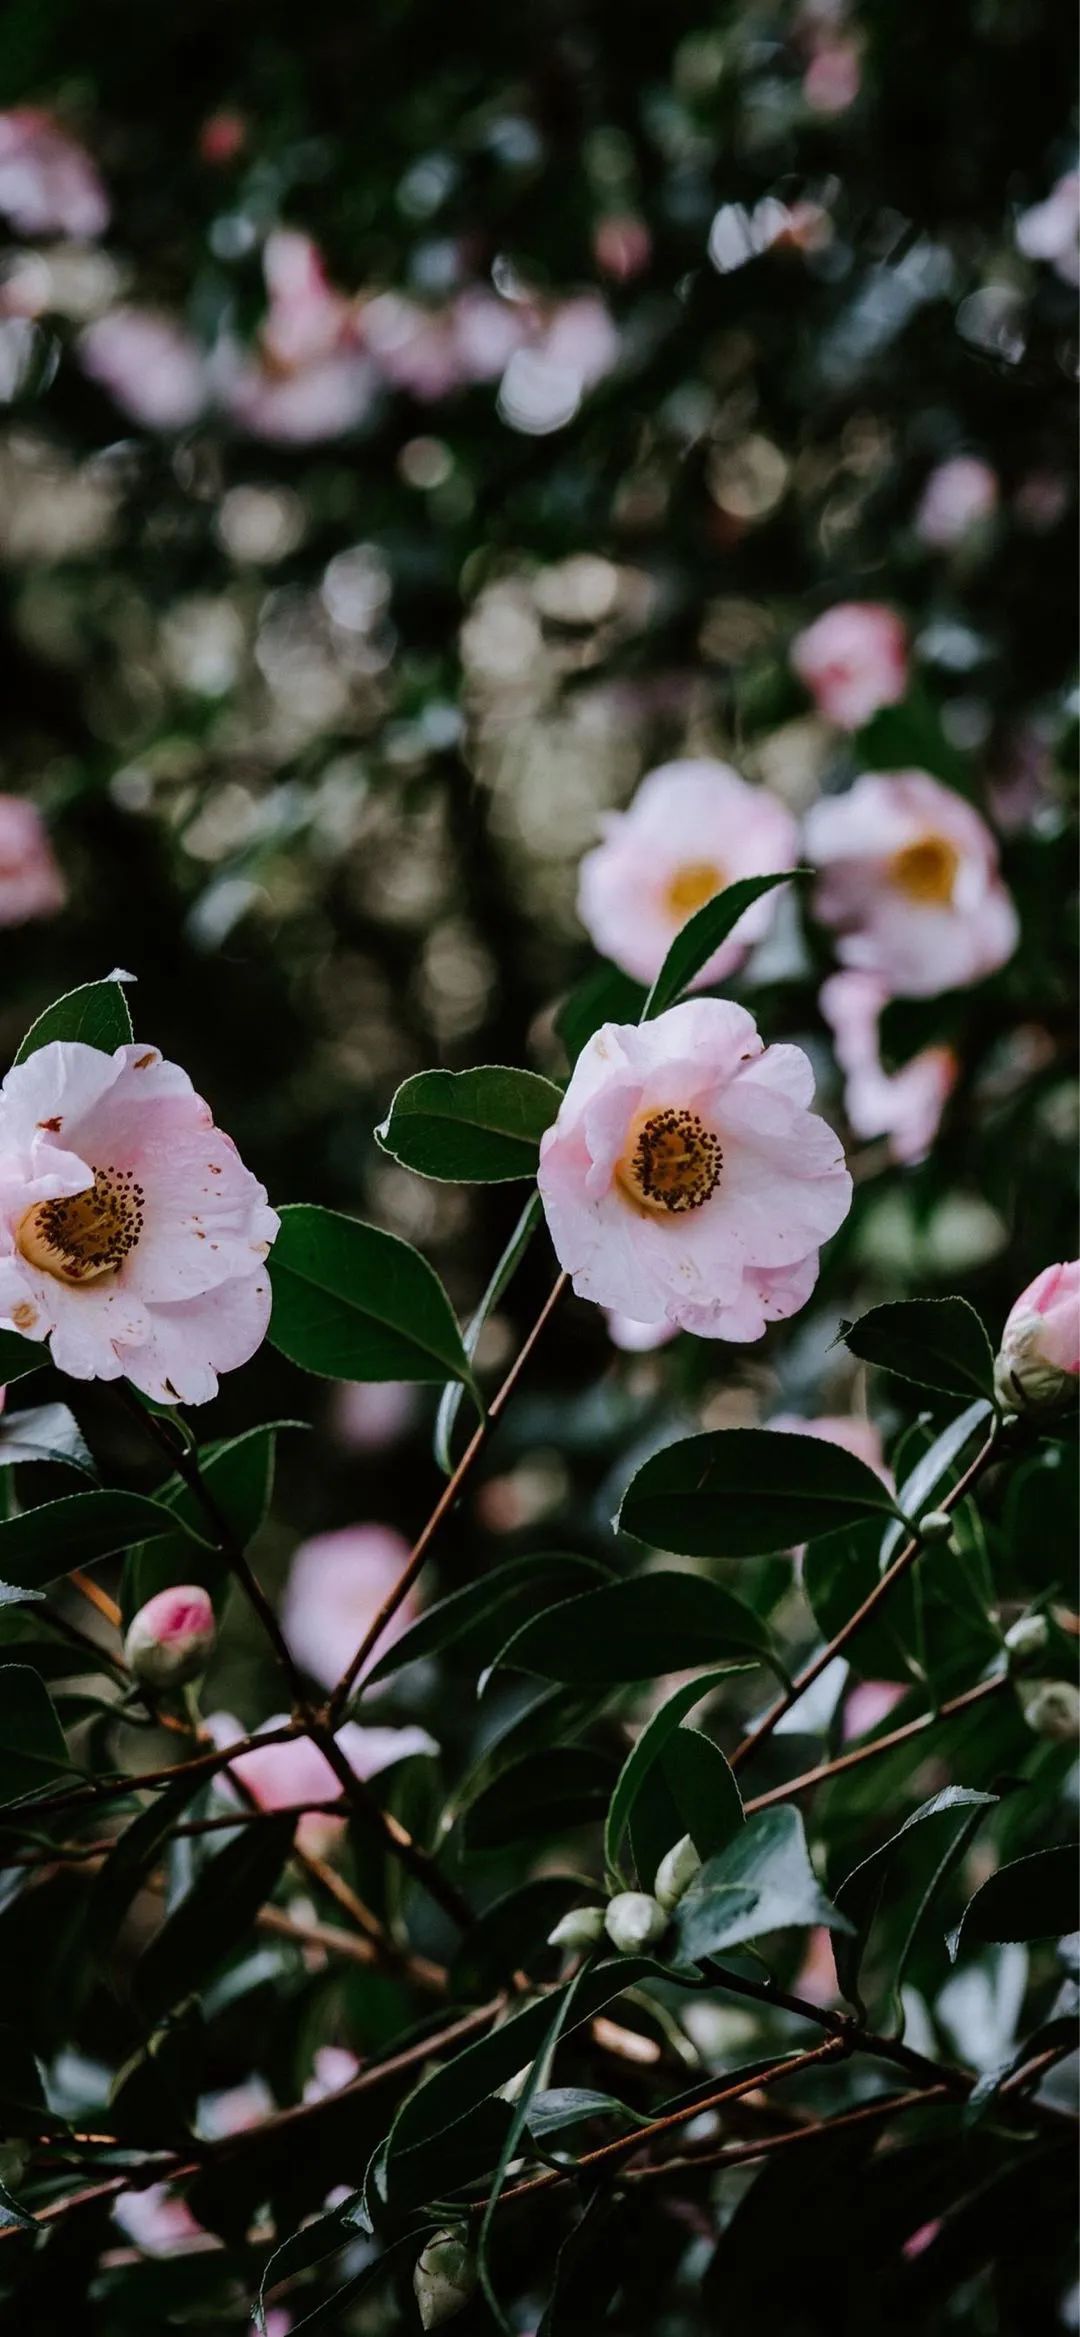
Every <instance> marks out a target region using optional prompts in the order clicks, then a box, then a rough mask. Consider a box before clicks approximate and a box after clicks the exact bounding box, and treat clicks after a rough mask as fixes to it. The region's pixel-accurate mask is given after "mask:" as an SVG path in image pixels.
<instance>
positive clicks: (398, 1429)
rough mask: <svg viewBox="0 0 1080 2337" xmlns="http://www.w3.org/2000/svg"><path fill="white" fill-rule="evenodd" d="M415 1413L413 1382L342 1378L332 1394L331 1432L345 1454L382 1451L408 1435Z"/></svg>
mask: <svg viewBox="0 0 1080 2337" xmlns="http://www.w3.org/2000/svg"><path fill="white" fill-rule="evenodd" d="M416 1413H417V1389H416V1385H415V1382H414V1381H412V1380H407V1379H383V1380H348V1379H343V1380H339V1381H338V1383H337V1386H336V1387H335V1389H334V1392H333V1399H332V1405H331V1432H332V1434H333V1436H334V1438H335V1440H336V1442H337V1443H338V1444H339V1445H341V1446H342V1447H343V1449H344V1450H345V1451H346V1452H355V1453H377V1452H382V1451H383V1450H384V1449H385V1447H386V1446H387V1445H389V1444H396V1443H397V1442H398V1441H399V1439H400V1438H401V1437H403V1436H405V1435H407V1433H408V1431H409V1429H410V1428H411V1427H412V1425H413V1422H414V1420H415V1419H416Z"/></svg>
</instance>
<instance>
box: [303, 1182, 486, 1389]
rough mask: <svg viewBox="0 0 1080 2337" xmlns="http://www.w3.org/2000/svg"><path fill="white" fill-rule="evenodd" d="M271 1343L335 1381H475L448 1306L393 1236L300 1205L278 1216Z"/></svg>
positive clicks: (415, 1256) (425, 1270)
mask: <svg viewBox="0 0 1080 2337" xmlns="http://www.w3.org/2000/svg"><path fill="white" fill-rule="evenodd" d="M270 1269H271V1281H272V1283H273V1290H274V1304H273V1313H272V1315H271V1320H270V1334H269V1335H270V1338H271V1340H272V1341H273V1344H274V1346H275V1347H280V1349H281V1352H282V1354H283V1355H287V1356H288V1357H289V1360H290V1362H292V1363H298V1364H299V1365H300V1366H301V1369H302V1370H304V1371H313V1372H319V1373H322V1374H323V1375H324V1376H325V1377H327V1378H330V1379H349V1380H384V1379H404V1380H421V1381H439V1380H445V1379H448V1378H449V1379H460V1380H464V1381H466V1382H469V1381H470V1379H471V1374H470V1369H469V1362H468V1358H467V1356H466V1354H465V1350H464V1348H463V1346H462V1344H461V1334H460V1332H459V1330H458V1327H457V1324H456V1322H455V1320H454V1316H453V1312H452V1310H451V1306H450V1301H449V1299H448V1298H447V1296H446V1292H445V1291H444V1289H443V1287H442V1284H441V1282H440V1281H439V1279H438V1276H437V1275H436V1274H434V1273H433V1272H432V1269H431V1267H430V1266H429V1265H428V1263H427V1261H426V1259H424V1258H422V1257H421V1256H420V1253H419V1251H418V1250H414V1249H412V1248H411V1247H410V1245H409V1243H408V1242H403V1241H400V1240H399V1239H398V1237H397V1235H396V1234H392V1233H382V1232H380V1230H379V1228H378V1227H377V1226H374V1225H362V1224H361V1223H360V1221H359V1219H358V1218H353V1217H342V1216H340V1215H339V1214H338V1212H337V1211H336V1210H333V1209H319V1208H315V1207H313V1206H311V1205H309V1204H308V1203H306V1202H298V1203H296V1204H294V1205H292V1206H290V1207H288V1208H285V1209H283V1210H282V1211H281V1232H280V1233H279V1235H278V1238H277V1241H276V1242H275V1244H274V1248H273V1251H272V1253H271V1260H270Z"/></svg>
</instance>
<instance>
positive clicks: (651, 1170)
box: [539, 998, 851, 1340]
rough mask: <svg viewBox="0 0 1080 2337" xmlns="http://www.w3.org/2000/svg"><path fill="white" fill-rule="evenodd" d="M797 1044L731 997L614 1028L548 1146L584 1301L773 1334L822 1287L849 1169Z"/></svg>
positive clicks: (586, 1052) (593, 1050) (547, 1179)
mask: <svg viewBox="0 0 1080 2337" xmlns="http://www.w3.org/2000/svg"><path fill="white" fill-rule="evenodd" d="M813 1092H814V1077H813V1072H812V1071H811V1068H810V1065H809V1063H808V1061H807V1059H806V1056H805V1055H804V1054H803V1053H802V1052H801V1050H800V1049H799V1048H798V1047H788V1046H775V1047H765V1046H764V1045H763V1043H762V1040H761V1038H760V1037H759V1035H758V1031H757V1028H756V1026H755V1024H754V1021H753V1018H752V1017H751V1016H750V1015H749V1014H747V1012H746V1010H745V1008H744V1007H741V1006H735V1005H733V1004H732V1003H731V1002H730V1001H729V1000H727V999H719V998H702V999H689V1000H685V1001H684V1002H683V1003H682V1004H681V1005H679V1006H673V1007H671V1008H669V1010H668V1012H667V1013H666V1014H660V1015H657V1017H656V1018H655V1020H654V1021H652V1022H647V1023H642V1024H627V1025H622V1026H619V1025H616V1024H614V1023H605V1025H604V1027H603V1028H602V1029H601V1030H599V1031H597V1032H595V1033H594V1035H593V1037H592V1038H591V1039H590V1040H589V1041H588V1044H587V1045H586V1046H585V1047H584V1048H583V1050H582V1052H581V1054H580V1055H579V1057H578V1060H577V1063H576V1065H575V1068H574V1073H573V1077H572V1078H571V1081H570V1085H569V1087H568V1088H567V1091H566V1094H565V1096H564V1098H563V1101H562V1105H561V1107H560V1110H559V1114H558V1117H557V1119H556V1121H555V1123H554V1126H553V1127H551V1128H549V1129H548V1130H547V1133H546V1135H545V1136H544V1138H543V1140H542V1143H541V1147H540V1172H539V1185H540V1194H541V1198H542V1200H543V1204H544V1209H545V1212H546V1215H547V1221H548V1228H549V1231H550V1233H551V1238H552V1241H553V1243H554V1245H555V1250H556V1254H557V1256H558V1258H559V1262H560V1264H561V1265H562V1266H564V1267H565V1268H566V1270H567V1272H568V1273H569V1274H570V1276H571V1278H572V1280H573V1284H574V1288H575V1290H576V1291H577V1292H578V1293H579V1295H580V1296H581V1297H582V1298H591V1299H593V1300H595V1301H596V1303H597V1304H598V1305H600V1306H604V1307H611V1308H614V1309H615V1311H616V1312H617V1313H619V1314H623V1315H632V1316H633V1317H634V1319H635V1320H636V1321H638V1322H645V1323H664V1322H670V1323H676V1324H678V1325H679V1326H680V1327H681V1328H682V1329H684V1330H688V1331H694V1332H696V1333H697V1334H698V1335H699V1336H700V1337H702V1338H710V1339H733V1340H747V1339H759V1338H760V1337H761V1335H762V1333H763V1332H764V1330H765V1328H766V1325H767V1324H768V1323H769V1322H773V1321H777V1320H780V1319H782V1318H783V1317H785V1316H787V1315H791V1314H794V1313H795V1312H796V1311H797V1309H798V1308H799V1307H801V1306H803V1305H805V1303H806V1300H807V1299H808V1298H809V1296H810V1293H811V1291H812V1290H813V1287H814V1282H815V1280H816V1277H817V1268H818V1250H819V1248H820V1246H821V1244H822V1242H824V1241H827V1240H828V1238H829V1236H830V1234H834V1233H835V1232H836V1229H837V1227H838V1226H839V1225H840V1224H842V1222H843V1219H844V1218H845V1217H846V1215H847V1212H848V1208H849V1206H850V1202H851V1179H850V1177H849V1176H848V1173H847V1170H846V1168H845V1166H844V1159H843V1154H842V1152H841V1149H840V1145H839V1142H838V1140H837V1138H836V1137H835V1136H834V1134H833V1131H832V1129H831V1128H828V1127H826V1125H825V1122H824V1121H823V1120H819V1119H817V1118H815V1117H814V1115H813V1114H812V1112H811V1111H810V1108H809V1107H810V1104H811V1102H812V1100H813Z"/></svg>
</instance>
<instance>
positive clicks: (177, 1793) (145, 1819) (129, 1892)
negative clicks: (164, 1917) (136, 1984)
mask: <svg viewBox="0 0 1080 2337" xmlns="http://www.w3.org/2000/svg"><path fill="white" fill-rule="evenodd" d="M132 1782H133V1785H137V1783H138V1779H137V1778H136V1779H133V1781H132ZM204 1783H205V1780H204V1779H203V1778H201V1777H200V1776H199V1775H198V1773H196V1774H195V1775H194V1776H191V1777H185V1775H184V1772H183V1770H182V1769H181V1771H180V1774H179V1776H178V1777H177V1778H175V1779H174V1781H173V1783H172V1784H171V1785H170V1786H167V1787H166V1790H165V1792H164V1793H156V1794H155V1795H154V1797H153V1799H152V1800H151V1801H150V1802H149V1803H148V1805H147V1807H146V1808H145V1809H143V1810H140V1812H139V1815H138V1817H137V1818H133V1819H132V1821H131V1824H130V1825H129V1826H125V1828H124V1831H123V1833H122V1834H120V1835H118V1837H117V1839H116V1841H115V1843H114V1844H113V1847H112V1849H111V1850H110V1852H109V1854H108V1857H107V1858H106V1859H105V1862H104V1864H103V1865H102V1866H100V1867H99V1868H98V1871H97V1873H96V1875H95V1876H94V1880H93V1882H92V1884H91V1886H90V1896H89V1900H88V1904H87V1914H86V1934H85V1937H86V1952H87V1955H88V1956H90V1957H92V1958H94V1959H95V1960H97V1959H99V1958H101V1957H102V1956H104V1955H105V1954H106V1953H107V1952H108V1949H109V1947H110V1946H111V1944H112V1941H113V1938H114V1937H115V1934H116V1931H117V1929H118V1927H119V1925H120V1924H121V1922H122V1921H123V1918H124V1916H125V1915H126V1913H127V1910H128V1908H129V1906H130V1905H131V1901H132V1899H133V1898H134V1896H135V1893H136V1891H137V1890H138V1888H139V1885H140V1883H141V1882H142V1881H143V1879H144V1877H145V1876H146V1875H147V1874H149V1872H150V1869H151V1867H153V1866H154V1865H155V1864H156V1862H157V1860H158V1858H159V1857H160V1856H161V1852H162V1850H163V1848H164V1845H165V1843H166V1842H167V1841H168V1839H169V1836H170V1834H171V1832H172V1829H173V1827H174V1826H175V1825H176V1823H177V1821H178V1819H180V1818H182V1817H183V1816H184V1814H185V1812H186V1811H187V1809H188V1806H189V1804H190V1803H191V1801H192V1800H193V1799H194V1797H195V1795H196V1793H198V1792H199V1791H200V1789H201V1787H202V1785H203V1784H204Z"/></svg>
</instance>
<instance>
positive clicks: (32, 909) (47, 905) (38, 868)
mask: <svg viewBox="0 0 1080 2337" xmlns="http://www.w3.org/2000/svg"><path fill="white" fill-rule="evenodd" d="M66 899H67V887H66V885H65V883H64V879H63V877H62V876H61V874H60V870H59V868H58V867H57V864H56V861H55V859H54V857H53V850H52V846H51V844H50V842H49V838H48V835H47V832H46V828H45V822H44V820H43V819H42V817H41V813H40V812H39V811H38V809H37V806H36V804H33V803H29V802H28V801H27V799H26V797H25V795H0V926H4V925H24V924H26V923H27V921H28V920H29V919H30V918H31V917H52V916H55V914H56V911H57V910H58V909H62V908H63V906H64V902H65V900H66Z"/></svg>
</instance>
